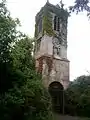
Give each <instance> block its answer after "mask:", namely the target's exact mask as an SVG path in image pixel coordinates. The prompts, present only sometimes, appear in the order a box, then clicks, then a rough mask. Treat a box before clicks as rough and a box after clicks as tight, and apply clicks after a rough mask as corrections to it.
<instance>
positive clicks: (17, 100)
mask: <svg viewBox="0 0 90 120" xmlns="http://www.w3.org/2000/svg"><path fill="white" fill-rule="evenodd" d="M18 24H19V21H18V19H17V20H13V19H12V18H11V17H10V13H9V12H8V10H7V8H6V6H5V2H3V1H2V2H1V3H0V98H1V99H0V119H1V120H16V119H20V120H33V119H34V120H46V119H48V120H49V119H51V101H50V96H49V93H48V91H47V90H46V89H45V88H44V86H43V84H42V78H41V75H39V74H37V73H36V71H35V61H34V58H33V56H32V51H33V48H32V45H33V44H32V41H31V39H29V38H28V37H26V36H23V35H22V34H21V33H20V32H19V31H17V29H16V27H17V25H18Z"/></svg>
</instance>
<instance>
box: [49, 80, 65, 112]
mask: <svg viewBox="0 0 90 120" xmlns="http://www.w3.org/2000/svg"><path fill="white" fill-rule="evenodd" d="M48 90H49V93H50V96H51V99H52V109H53V111H54V112H58V113H62V114H63V113H64V88H63V85H62V84H61V83H60V82H56V81H55V82H52V83H51V84H50V85H49V88H48Z"/></svg>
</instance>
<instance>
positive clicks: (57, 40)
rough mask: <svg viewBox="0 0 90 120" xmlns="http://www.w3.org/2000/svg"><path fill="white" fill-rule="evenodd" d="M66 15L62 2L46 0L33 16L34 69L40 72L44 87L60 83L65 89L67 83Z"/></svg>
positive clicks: (67, 14)
mask: <svg viewBox="0 0 90 120" xmlns="http://www.w3.org/2000/svg"><path fill="white" fill-rule="evenodd" d="M68 16H69V13H68V12H67V11H66V10H64V9H63V4H61V6H60V5H56V6H55V5H52V4H50V3H49V2H48V1H47V3H46V4H45V5H44V7H42V8H41V10H40V11H39V12H38V13H37V15H36V17H35V22H36V24H35V39H36V41H35V60H36V70H37V71H38V72H40V73H41V74H42V82H43V84H44V86H45V87H46V88H49V86H50V85H51V84H53V85H54V84H55V85H56V87H58V85H59V84H60V85H62V87H63V88H64V89H66V88H67V87H68V85H69V60H68V59H67V21H68ZM55 85H54V87H55Z"/></svg>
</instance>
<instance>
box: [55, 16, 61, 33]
mask: <svg viewBox="0 0 90 120" xmlns="http://www.w3.org/2000/svg"><path fill="white" fill-rule="evenodd" d="M54 30H56V31H59V30H60V18H59V17H57V16H55V17H54Z"/></svg>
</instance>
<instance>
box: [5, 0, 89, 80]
mask: <svg viewBox="0 0 90 120" xmlns="http://www.w3.org/2000/svg"><path fill="white" fill-rule="evenodd" d="M49 1H50V3H52V4H55V5H56V4H57V3H59V1H60V0H49ZM63 2H64V3H65V5H67V6H69V5H71V4H72V3H73V0H63ZM45 3H46V0H7V5H8V9H9V10H10V12H11V15H12V17H13V18H16V17H18V18H19V20H20V21H21V24H22V27H21V31H23V32H24V33H26V34H28V35H29V36H31V37H33V35H34V24H35V15H36V13H37V12H38V11H39V10H40V8H41V7H42V6H43V5H44V4H45ZM89 32H90V21H88V18H87V16H86V14H85V13H80V14H79V15H76V14H72V16H71V17H70V18H69V20H68V59H69V60H70V80H73V79H75V78H76V77H78V76H80V75H83V74H88V73H87V71H90V66H89V65H90V53H89V52H90V34H89Z"/></svg>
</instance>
